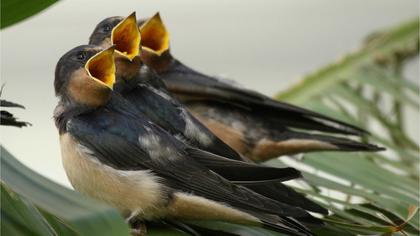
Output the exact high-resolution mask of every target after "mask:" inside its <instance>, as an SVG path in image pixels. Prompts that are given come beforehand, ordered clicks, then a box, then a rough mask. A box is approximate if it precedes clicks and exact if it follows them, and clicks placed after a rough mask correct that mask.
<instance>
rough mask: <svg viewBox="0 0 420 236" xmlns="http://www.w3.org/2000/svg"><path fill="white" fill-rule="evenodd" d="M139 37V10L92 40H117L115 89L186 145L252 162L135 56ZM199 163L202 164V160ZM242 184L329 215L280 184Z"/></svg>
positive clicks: (262, 174)
mask: <svg viewBox="0 0 420 236" xmlns="http://www.w3.org/2000/svg"><path fill="white" fill-rule="evenodd" d="M123 29H125V30H123ZM123 32H125V33H123ZM130 38H131V40H130ZM139 39H140V35H139V32H138V29H137V26H136V20H135V16H134V14H132V15H130V16H129V17H127V18H123V17H109V18H107V19H105V20H103V21H101V22H100V23H99V24H98V25H97V27H96V28H95V30H94V32H93V33H92V35H91V37H90V43H91V44H96V45H101V46H109V45H111V44H114V45H115V47H116V56H115V61H116V71H117V72H116V78H117V82H116V84H115V91H116V92H118V93H120V94H121V95H122V96H123V97H124V98H125V99H127V100H128V101H130V102H131V103H132V104H133V106H134V107H135V109H137V111H139V112H142V113H143V114H145V115H146V116H147V117H148V118H149V119H151V120H152V121H153V122H154V123H155V124H157V125H159V126H160V127H162V128H163V129H165V130H166V131H168V132H169V133H170V134H171V135H172V136H174V137H177V138H178V139H180V140H181V141H183V142H185V143H186V144H188V145H192V146H194V147H196V148H199V149H203V150H206V151H208V152H212V153H214V154H218V155H220V156H223V157H226V158H229V159H235V160H238V159H239V160H242V161H246V160H245V159H242V157H241V156H240V155H239V154H237V153H236V152H235V151H234V150H232V149H230V148H229V147H228V146H227V145H226V144H224V143H223V142H222V141H220V140H219V139H218V138H217V137H216V136H215V135H214V134H213V133H211V132H210V131H209V130H208V129H207V128H205V127H204V126H203V125H202V124H201V123H200V122H199V121H197V120H196V119H195V118H194V117H193V116H192V115H190V114H189V112H188V111H187V110H186V108H185V107H184V106H183V105H182V104H180V103H179V102H178V101H177V100H176V99H174V98H172V97H171V96H170V94H169V92H168V91H167V90H166V87H165V85H164V83H163V82H162V80H161V79H160V78H159V76H157V75H156V74H155V73H154V72H153V71H151V70H150V69H149V68H148V66H147V65H144V64H142V63H141V62H140V61H139V60H138V57H137V58H136V56H135V55H134V54H132V55H131V56H129V54H130V53H127V52H134V51H136V50H137V49H135V48H131V47H137V48H140V44H138V43H139V42H140V40H139ZM132 42H136V44H137V45H136V44H132ZM139 53H140V52H139ZM121 68H122V69H121ZM199 161H201V162H202V160H199ZM202 164H203V165H205V166H206V167H208V168H210V169H212V170H213V171H216V172H217V173H218V174H220V175H222V176H223V177H224V178H227V179H229V180H231V181H242V180H247V179H249V178H250V179H253V180H257V179H260V180H263V179H269V178H271V177H267V174H268V172H266V171H264V170H262V169H254V170H253V171H245V170H244V169H242V170H241V172H238V171H231V170H230V169H225V168H227V167H226V164H225V163H224V162H220V161H218V160H212V162H202ZM278 177H280V178H281V179H282V180H288V179H293V178H297V177H300V175H298V174H297V173H296V171H294V170H291V169H288V168H286V169H284V170H283V172H282V173H279V174H278ZM280 178H279V179H280ZM241 184H246V186H247V187H248V188H250V189H252V190H254V191H256V192H258V193H260V194H262V195H264V196H266V197H270V198H273V199H275V200H277V201H280V202H283V203H286V204H290V205H293V206H297V207H300V208H303V209H305V210H309V211H313V212H317V213H321V214H328V211H327V210H326V209H324V208H323V207H321V206H319V205H318V204H316V203H314V202H312V201H310V200H309V199H307V198H305V197H304V196H303V195H301V194H299V193H297V192H295V191H294V190H293V189H291V188H289V187H287V186H286V185H284V184H282V183H280V182H277V183H276V182H272V181H271V182H269V183H267V182H255V181H254V182H253V183H250V182H249V181H248V182H246V183H241ZM307 220H310V222H308V223H314V221H313V220H312V219H306V221H307ZM318 223H319V222H318Z"/></svg>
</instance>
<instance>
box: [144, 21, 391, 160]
mask: <svg viewBox="0 0 420 236" xmlns="http://www.w3.org/2000/svg"><path fill="white" fill-rule="evenodd" d="M138 24H139V25H140V33H141V35H142V49H141V58H142V61H143V62H144V63H145V64H146V65H148V66H149V67H150V68H152V69H154V70H155V71H156V72H157V73H158V74H159V75H160V77H161V78H162V79H163V81H164V83H165V84H166V86H167V88H168V90H169V91H170V92H171V93H172V94H173V95H175V96H176V97H177V98H178V99H179V100H180V101H181V102H182V103H183V104H184V105H186V106H187V107H188V109H189V111H190V112H191V113H192V114H193V115H194V116H195V117H196V118H197V119H199V120H200V121H201V122H202V123H203V124H204V125H206V126H207V128H209V129H210V130H211V131H212V132H213V133H214V134H216V135H217V136H218V137H219V138H220V139H222V140H223V141H224V142H225V143H227V144H228V145H230V146H231V147H232V148H234V149H235V150H236V151H237V152H239V153H241V154H242V155H244V156H246V157H247V158H249V159H252V160H254V161H265V160H268V159H271V158H275V157H278V156H281V155H286V154H296V153H302V152H312V151H379V150H383V149H382V148H379V147H377V146H375V145H370V144H364V143H359V142H356V141H352V140H349V139H345V138H338V137H334V136H329V135H319V134H310V133H305V132H298V131H294V130H292V129H293V128H297V129H301V130H305V131H311V132H312V131H323V132H330V133H336V134H352V135H362V134H365V133H366V132H365V131H364V130H362V129H360V128H358V127H355V126H353V125H350V124H346V123H344V122H341V121H338V120H336V119H333V118H330V117H327V116H325V115H322V114H319V113H316V112H313V111H310V110H306V109H303V108H300V107H297V106H293V105H290V104H287V103H282V102H279V101H276V100H273V99H271V98H269V97H267V96H265V95H262V94H260V93H258V92H255V91H252V90H248V89H245V88H242V87H238V86H237V85H235V84H233V83H231V82H229V81H227V80H223V79H219V78H216V77H212V76H207V75H204V74H202V73H199V72H197V71H195V70H193V69H191V68H189V67H188V66H186V65H184V64H182V63H181V62H180V61H179V60H177V59H176V58H174V57H173V56H172V54H171V52H170V49H169V33H168V31H167V29H166V27H165V25H164V24H163V22H162V19H161V17H160V15H159V13H157V14H155V15H154V16H153V17H151V18H150V19H147V20H140V21H139V23H138Z"/></svg>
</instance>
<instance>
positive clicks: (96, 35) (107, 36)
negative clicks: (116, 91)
mask: <svg viewBox="0 0 420 236" xmlns="http://www.w3.org/2000/svg"><path fill="white" fill-rule="evenodd" d="M140 41H141V37H140V31H139V29H138V27H137V19H136V13H135V12H133V13H132V14H130V15H129V16H128V17H126V18H124V17H119V16H115V17H109V18H106V19H105V20H103V21H101V22H100V23H99V24H98V25H97V26H96V28H95V30H94V31H93V33H92V34H91V36H90V40H89V43H90V44H93V45H98V46H101V47H109V46H111V45H115V64H116V76H117V80H119V79H131V78H134V77H135V76H136V75H137V73H138V70H139V68H140V67H141V65H142V63H141V60H140Z"/></svg>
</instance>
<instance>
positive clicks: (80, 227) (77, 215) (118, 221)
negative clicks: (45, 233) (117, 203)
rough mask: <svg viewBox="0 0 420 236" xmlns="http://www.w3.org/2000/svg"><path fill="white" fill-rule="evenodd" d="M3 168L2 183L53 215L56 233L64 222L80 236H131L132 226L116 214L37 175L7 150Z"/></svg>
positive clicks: (4, 153)
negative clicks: (129, 227) (129, 226)
mask: <svg viewBox="0 0 420 236" xmlns="http://www.w3.org/2000/svg"><path fill="white" fill-rule="evenodd" d="M1 164H2V165H1V181H2V183H3V184H5V185H7V187H8V188H10V189H11V190H12V191H13V192H15V193H17V194H19V195H20V196H22V198H24V199H26V200H27V201H28V202H30V203H32V204H34V205H35V206H36V207H37V208H39V209H41V210H42V211H43V212H46V213H45V214H47V213H48V214H49V215H50V216H51V215H53V216H54V219H55V220H56V222H55V223H56V224H55V227H52V228H54V229H55V230H58V229H59V227H58V225H57V223H58V222H61V223H62V224H65V225H67V227H68V228H71V229H73V230H74V231H75V232H77V233H78V235H109V236H113V235H115V236H122V235H129V229H128V225H127V224H126V223H125V221H124V219H123V218H122V217H121V216H120V214H119V213H118V212H117V211H116V210H114V209H113V208H110V207H108V206H106V205H104V204H101V203H98V202H96V201H94V200H91V199H88V198H86V197H84V196H82V195H80V194H79V193H77V192H75V191H72V190H70V189H67V188H64V187H62V186H61V185H59V184H56V183H54V182H52V181H50V180H48V179H46V178H45V177H43V176H41V175H39V174H37V173H35V172H33V171H32V170H30V169H29V168H27V167H26V166H24V165H22V164H21V163H20V162H18V161H17V160H16V159H15V158H14V157H13V156H12V155H11V154H10V153H9V152H8V151H7V150H6V149H4V148H3V146H1ZM2 210H3V208H2ZM61 223H60V224H61Z"/></svg>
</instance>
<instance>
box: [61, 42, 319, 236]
mask: <svg viewBox="0 0 420 236" xmlns="http://www.w3.org/2000/svg"><path fill="white" fill-rule="evenodd" d="M114 81H115V64H114V47H110V48H108V49H106V50H102V49H101V48H100V47H97V46H92V45H83V46H78V47H76V48H74V49H72V50H70V51H69V52H67V53H66V54H64V55H63V56H62V57H61V58H60V60H59V61H58V63H57V66H56V71H55V81H54V87H55V93H56V95H57V96H58V98H59V103H58V105H57V107H56V110H55V115H54V117H55V122H56V126H57V128H58V130H59V134H60V145H61V152H62V159H63V165H64V168H65V171H66V174H67V176H68V178H69V180H70V182H71V184H72V185H73V187H74V188H75V189H76V190H77V191H79V192H81V193H83V194H86V195H88V196H91V197H93V198H96V199H99V200H102V201H104V202H106V203H108V204H110V205H112V206H114V207H116V208H117V209H119V210H120V211H121V213H122V214H123V215H124V216H126V217H127V220H128V222H130V223H132V224H138V222H139V221H142V220H156V219H161V218H163V219H165V218H168V219H182V220H187V219H194V220H221V221H228V222H234V223H240V224H249V225H262V226H264V227H267V228H270V229H272V230H276V231H279V232H282V233H285V234H288V235H312V233H311V232H310V231H309V230H308V229H307V228H306V227H304V226H303V225H301V224H300V223H299V222H297V221H296V220H295V219H294V217H310V215H309V214H308V213H307V212H306V211H304V210H303V209H301V208H297V207H293V206H289V205H287V204H282V203H280V202H277V201H274V200H272V199H270V198H267V197H264V196H262V195H260V194H257V193H255V192H253V191H252V190H250V189H248V188H246V187H243V186H239V185H236V184H235V183H233V182H230V181H228V180H226V179H225V178H223V177H222V176H220V175H218V174H217V173H216V172H215V171H212V170H210V169H209V168H207V167H205V165H203V164H202V163H201V162H199V161H198V160H203V162H204V163H206V162H209V163H212V161H211V160H218V161H219V162H220V161H224V162H225V166H226V168H229V167H231V168H232V169H231V170H232V171H234V170H235V169H236V170H240V169H241V168H244V169H257V168H263V169H266V171H267V172H271V171H272V172H275V171H276V168H271V167H262V166H257V165H255V164H248V163H244V162H239V161H234V160H229V159H223V158H222V159H221V158H219V157H214V155H212V154H210V153H208V152H205V151H202V150H199V149H195V148H192V147H190V146H187V145H186V144H185V143H183V142H181V141H179V140H178V139H176V138H174V137H173V136H172V135H170V134H169V133H167V132H166V131H164V130H163V129H161V128H160V127H159V126H157V125H156V124H154V123H153V122H152V121H151V120H150V119H148V118H147V117H146V116H144V115H143V114H142V113H140V112H137V111H136V109H135V108H133V107H132V105H131V103H129V102H127V101H125V100H124V99H123V98H122V97H121V96H120V95H119V94H117V93H115V92H113V90H112V89H113V84H114Z"/></svg>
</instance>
